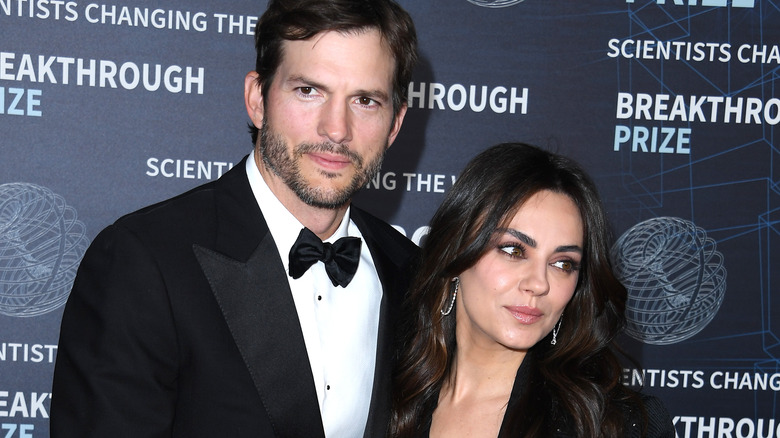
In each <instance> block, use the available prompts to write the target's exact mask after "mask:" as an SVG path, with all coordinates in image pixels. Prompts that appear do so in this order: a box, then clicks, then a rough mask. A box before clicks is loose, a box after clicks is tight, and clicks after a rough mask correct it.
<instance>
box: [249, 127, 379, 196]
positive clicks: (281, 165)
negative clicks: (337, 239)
mask: <svg viewBox="0 0 780 438" xmlns="http://www.w3.org/2000/svg"><path fill="white" fill-rule="evenodd" d="M266 120H267V119H264V120H263V124H262V126H261V127H260V152H261V154H262V156H263V163H264V164H265V166H266V167H268V169H270V170H271V172H273V173H274V174H275V175H276V176H278V177H279V178H280V179H281V180H282V182H284V183H285V184H286V185H287V187H289V188H290V190H292V191H293V192H294V193H295V195H296V196H298V198H299V199H300V200H301V201H303V202H304V203H305V204H306V205H309V206H312V207H316V208H324V209H329V210H335V209H338V208H341V207H343V206H345V205H346V204H347V203H349V201H350V200H351V199H352V197H353V196H354V195H355V193H357V192H358V190H360V189H361V188H362V187H363V186H365V185H366V184H368V181H369V180H370V179H371V178H373V177H374V175H376V174H377V173H378V172H379V170H380V169H381V168H382V160H383V159H384V155H385V153H384V151H385V150H387V144H385V145H384V148H383V151H382V153H381V154H379V155H377V157H376V158H374V159H373V160H371V161H369V162H368V163H367V164H366V163H364V160H363V157H361V156H360V155H358V154H357V153H355V152H353V151H351V150H349V148H348V147H347V146H346V145H344V144H341V145H337V144H334V143H330V142H324V143H301V144H299V145H296V146H295V147H294V148H293V152H292V154H289V153H288V152H287V144H286V143H285V142H284V140H283V139H282V137H281V135H279V134H276V133H274V132H273V131H271V129H270V128H269V127H268V123H267V122H266ZM310 152H328V153H331V154H339V155H342V156H344V157H347V158H349V160H350V162H351V163H352V165H353V166H354V167H355V175H354V176H353V177H352V180H351V181H350V182H349V184H347V185H346V186H344V187H342V188H340V189H333V190H326V189H324V188H323V187H319V186H313V185H310V184H309V183H308V182H307V181H306V177H305V176H304V175H303V173H302V172H301V168H300V159H301V157H303V155H304V154H306V153H310ZM319 173H320V175H321V176H324V177H325V178H327V179H335V178H338V177H339V174H337V173H332V172H327V171H324V170H320V171H319Z"/></svg>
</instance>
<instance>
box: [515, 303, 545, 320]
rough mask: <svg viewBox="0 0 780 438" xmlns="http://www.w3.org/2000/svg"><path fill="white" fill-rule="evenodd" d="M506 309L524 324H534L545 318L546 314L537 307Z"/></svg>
mask: <svg viewBox="0 0 780 438" xmlns="http://www.w3.org/2000/svg"><path fill="white" fill-rule="evenodd" d="M506 309H507V310H508V311H509V313H511V314H512V316H514V317H515V319H516V320H518V321H519V322H520V323H522V324H533V323H535V322H536V321H538V320H539V319H541V318H542V316H544V313H543V312H542V311H541V310H539V309H537V308H536V307H529V306H506Z"/></svg>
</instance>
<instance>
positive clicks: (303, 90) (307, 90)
mask: <svg viewBox="0 0 780 438" xmlns="http://www.w3.org/2000/svg"><path fill="white" fill-rule="evenodd" d="M298 90H300V92H301V94H311V93H312V92H313V91H314V88H312V87H301V88H299V89H298Z"/></svg>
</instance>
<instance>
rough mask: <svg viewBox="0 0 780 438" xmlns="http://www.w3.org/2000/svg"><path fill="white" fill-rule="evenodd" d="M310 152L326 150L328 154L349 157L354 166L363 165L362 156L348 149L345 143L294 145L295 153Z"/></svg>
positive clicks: (359, 166) (360, 166)
mask: <svg viewBox="0 0 780 438" xmlns="http://www.w3.org/2000/svg"><path fill="white" fill-rule="evenodd" d="M311 152H327V153H329V154H334V155H341V156H343V157H345V158H347V159H349V161H351V162H352V163H354V164H355V166H356V167H358V168H362V167H363V158H362V157H361V156H360V155H358V154H357V153H356V152H354V151H352V150H350V149H349V146H347V145H346V144H336V143H331V142H322V143H301V144H299V145H298V146H296V147H295V154H296V155H303V154H308V153H311Z"/></svg>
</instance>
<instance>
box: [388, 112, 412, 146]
mask: <svg viewBox="0 0 780 438" xmlns="http://www.w3.org/2000/svg"><path fill="white" fill-rule="evenodd" d="M407 109H408V106H407V105H406V104H404V105H403V106H402V107H401V108H400V109H399V110H398V114H396V115H395V117H393V126H391V127H390V135H389V136H388V137H387V147H390V146H391V145H392V144H393V142H394V141H395V138H396V137H398V132H399V131H401V125H403V123H404V117H405V116H406V110H407Z"/></svg>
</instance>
